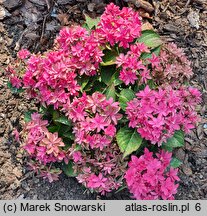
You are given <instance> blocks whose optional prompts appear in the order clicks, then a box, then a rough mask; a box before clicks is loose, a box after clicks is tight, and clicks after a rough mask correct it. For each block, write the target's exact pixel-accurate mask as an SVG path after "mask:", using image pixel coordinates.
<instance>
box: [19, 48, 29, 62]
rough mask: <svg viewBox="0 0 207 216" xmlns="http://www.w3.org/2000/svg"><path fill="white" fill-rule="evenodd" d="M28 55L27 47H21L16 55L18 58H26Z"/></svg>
mask: <svg viewBox="0 0 207 216" xmlns="http://www.w3.org/2000/svg"><path fill="white" fill-rule="evenodd" d="M29 56H30V52H29V51H28V50H27V49H21V50H20V51H19V52H18V53H17V57H18V58H20V59H22V60H23V59H26V58H28V57H29Z"/></svg>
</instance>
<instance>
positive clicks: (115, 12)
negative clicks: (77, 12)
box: [96, 3, 141, 48]
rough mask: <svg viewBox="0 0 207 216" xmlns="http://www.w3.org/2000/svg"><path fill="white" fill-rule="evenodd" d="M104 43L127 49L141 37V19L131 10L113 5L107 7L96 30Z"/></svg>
mask: <svg viewBox="0 0 207 216" xmlns="http://www.w3.org/2000/svg"><path fill="white" fill-rule="evenodd" d="M96 31H97V32H98V33H99V34H100V37H102V38H103V40H104V42H109V43H110V44H111V45H112V46H113V45H115V44H118V45H119V46H120V47H124V48H127V47H129V43H131V42H133V40H134V39H135V38H138V37H139V36H140V35H141V17H140V16H139V14H138V13H137V12H135V11H133V10H132V9H131V8H126V7H124V8H123V9H122V10H120V9H119V7H118V6H116V5H114V4H113V3H111V4H109V5H107V7H106V9H105V12H104V13H103V14H102V16H101V19H100V23H99V25H98V29H97V30H96Z"/></svg>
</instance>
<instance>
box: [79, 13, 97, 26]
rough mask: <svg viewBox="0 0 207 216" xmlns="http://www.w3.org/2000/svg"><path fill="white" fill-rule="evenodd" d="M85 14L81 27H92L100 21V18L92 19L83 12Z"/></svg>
mask: <svg viewBox="0 0 207 216" xmlns="http://www.w3.org/2000/svg"><path fill="white" fill-rule="evenodd" d="M84 15H85V19H86V21H85V25H84V26H83V27H85V28H87V29H93V28H95V27H97V25H98V23H99V21H100V18H99V17H97V18H96V19H92V18H91V17H89V16H88V15H86V14H84Z"/></svg>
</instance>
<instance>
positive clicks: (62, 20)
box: [57, 13, 69, 26]
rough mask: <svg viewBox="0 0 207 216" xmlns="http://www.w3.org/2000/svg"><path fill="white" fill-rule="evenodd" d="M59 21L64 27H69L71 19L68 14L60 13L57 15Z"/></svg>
mask: <svg viewBox="0 0 207 216" xmlns="http://www.w3.org/2000/svg"><path fill="white" fill-rule="evenodd" d="M57 18H58V20H59V21H60V23H61V25H62V26H65V25H68V24H69V22H68V19H69V15H68V14H66V13H59V14H58V15H57Z"/></svg>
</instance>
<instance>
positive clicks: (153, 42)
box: [137, 30, 162, 48]
mask: <svg viewBox="0 0 207 216" xmlns="http://www.w3.org/2000/svg"><path fill="white" fill-rule="evenodd" d="M137 42H139V43H144V44H145V45H146V46H148V47H151V48H155V47H158V46H160V45H161V44H162V41H161V39H160V36H159V35H158V34H157V33H156V32H154V31H152V30H145V31H143V32H142V35H141V37H139V39H138V40H137Z"/></svg>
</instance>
